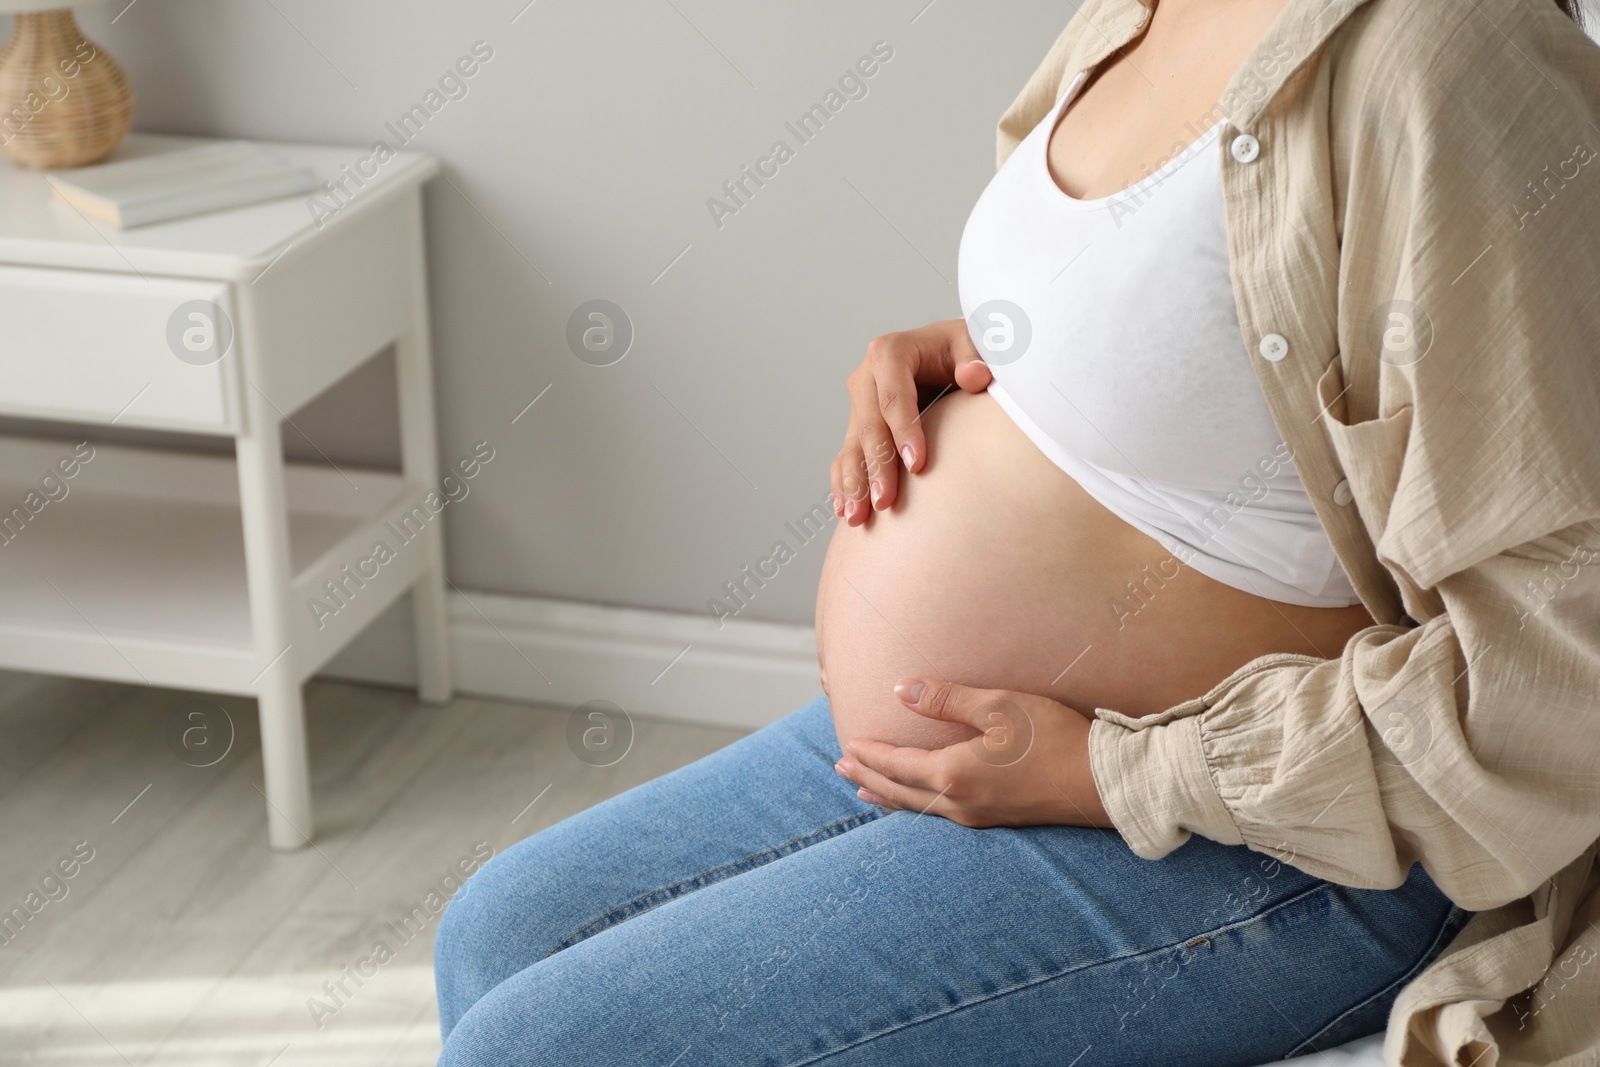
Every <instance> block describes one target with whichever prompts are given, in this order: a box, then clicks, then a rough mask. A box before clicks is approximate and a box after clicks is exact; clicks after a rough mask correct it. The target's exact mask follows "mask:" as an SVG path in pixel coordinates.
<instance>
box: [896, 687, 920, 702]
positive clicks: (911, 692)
mask: <svg viewBox="0 0 1600 1067" xmlns="http://www.w3.org/2000/svg"><path fill="white" fill-rule="evenodd" d="M924 688H926V685H925V683H923V682H901V683H900V684H899V685H897V686H895V687H894V695H895V696H897V697H899V698H900V699H901V700H903V701H905V702H906V703H907V704H915V703H917V701H919V700H921V699H922V690H923V689H924Z"/></svg>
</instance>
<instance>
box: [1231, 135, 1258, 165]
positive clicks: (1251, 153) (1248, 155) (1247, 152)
mask: <svg viewBox="0 0 1600 1067" xmlns="http://www.w3.org/2000/svg"><path fill="white" fill-rule="evenodd" d="M1228 151H1230V152H1232V153H1233V158H1234V159H1237V160H1238V161H1239V162H1240V163H1250V162H1253V161H1254V160H1255V158H1256V157H1257V156H1259V155H1260V154H1261V142H1260V141H1258V140H1256V139H1255V138H1254V137H1251V136H1250V135H1249V134H1248V133H1241V134H1240V135H1239V136H1237V137H1235V138H1234V139H1233V143H1232V144H1231V145H1229V146H1228Z"/></svg>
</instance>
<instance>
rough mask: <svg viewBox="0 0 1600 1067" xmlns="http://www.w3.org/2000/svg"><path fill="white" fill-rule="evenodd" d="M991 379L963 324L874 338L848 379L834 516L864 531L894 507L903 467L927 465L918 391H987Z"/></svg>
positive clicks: (834, 479)
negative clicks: (871, 520) (847, 414)
mask: <svg viewBox="0 0 1600 1067" xmlns="http://www.w3.org/2000/svg"><path fill="white" fill-rule="evenodd" d="M992 377H993V376H992V375H991V374H990V372H989V367H988V366H987V365H986V364H985V363H984V362H983V360H982V359H980V358H979V357H978V350H977V349H976V348H974V347H973V344H972V338H971V337H970V336H968V334H967V323H966V320H965V319H950V320H949V321H947V322H935V323H930V324H929V325H927V326H923V327H920V328H918V329H915V330H906V331H904V332H901V333H888V334H884V335H883V336H882V337H878V338H875V339H874V340H873V342H872V343H871V344H870V345H868V346H867V358H866V359H863V360H862V361H861V365H860V366H858V367H857V368H856V369H855V370H854V371H852V372H851V374H850V380H849V385H850V425H849V427H848V428H847V429H846V430H845V435H844V447H843V448H841V449H840V450H839V455H838V457H837V458H835V459H834V461H833V470H832V475H831V480H832V482H833V513H834V514H835V515H838V516H840V517H841V518H843V519H844V520H845V521H846V522H847V523H849V524H850V525H851V526H860V525H861V524H862V523H864V522H866V521H867V520H868V519H869V518H871V516H872V512H873V511H883V510H885V509H887V508H889V507H892V506H893V504H894V501H895V496H896V491H897V490H898V489H899V485H900V466H901V464H902V463H903V464H904V465H905V469H906V470H907V471H908V472H912V473H915V472H916V471H918V470H921V469H922V467H923V465H924V464H926V463H927V461H928V444H927V439H926V438H925V437H924V436H923V433H922V423H921V421H920V420H921V415H920V409H919V406H918V403H917V401H918V396H919V390H939V391H941V392H942V391H944V390H947V389H949V388H950V387H951V386H952V385H956V386H960V387H961V388H962V389H965V390H966V391H967V392H969V393H981V392H983V391H984V390H985V389H987V388H988V387H989V382H990V380H991V379H992ZM869 502H870V503H869Z"/></svg>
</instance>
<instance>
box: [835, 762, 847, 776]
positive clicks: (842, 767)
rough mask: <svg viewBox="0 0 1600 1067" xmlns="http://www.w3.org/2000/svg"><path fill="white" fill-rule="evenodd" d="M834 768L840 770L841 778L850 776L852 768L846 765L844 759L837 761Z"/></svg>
mask: <svg viewBox="0 0 1600 1067" xmlns="http://www.w3.org/2000/svg"><path fill="white" fill-rule="evenodd" d="M833 769H834V770H836V771H838V772H839V777H841V778H848V777H850V768H849V767H848V766H846V765H845V761H844V760H840V761H839V762H838V763H835V764H834V765H833Z"/></svg>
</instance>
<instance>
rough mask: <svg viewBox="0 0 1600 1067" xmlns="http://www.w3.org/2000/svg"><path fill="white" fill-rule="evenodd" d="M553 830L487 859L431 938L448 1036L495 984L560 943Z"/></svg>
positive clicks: (450, 907)
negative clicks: (553, 890)
mask: <svg viewBox="0 0 1600 1067" xmlns="http://www.w3.org/2000/svg"><path fill="white" fill-rule="evenodd" d="M549 833H550V831H548V830H546V831H542V832H541V833H538V834H534V835H533V836H531V837H528V838H525V839H524V840H522V841H521V842H519V843H518V844H516V845H514V846H513V847H512V848H510V849H508V850H506V851H505V852H504V853H502V854H500V855H498V856H496V857H495V858H494V859H492V860H490V861H489V862H488V863H486V864H485V865H484V866H483V867H482V868H481V869H480V870H479V871H478V872H477V873H476V874H474V875H473V876H472V877H471V878H469V879H468V880H467V881H466V883H465V884H464V885H463V886H462V887H461V889H460V890H459V891H457V893H456V895H455V896H454V897H453V898H452V899H451V901H450V904H449V906H448V907H447V908H446V909H445V912H444V915H443V916H442V917H441V918H440V920H439V931H438V936H437V937H436V939H435V941H434V949H433V966H434V981H435V984H436V985H437V987H438V995H439V1020H440V1024H441V1026H442V1028H443V1030H444V1032H445V1033H446V1034H449V1033H450V1031H451V1029H452V1028H453V1027H454V1025H455V1023H456V1021H457V1020H458V1019H459V1018H460V1017H461V1016H462V1015H463V1014H465V1013H466V1011H467V1010H468V1009H469V1008H471V1007H472V1005H473V1004H475V1003H477V1002H478V1001H479V1000H480V999H482V998H483V996H484V995H486V994H487V993H488V992H489V991H490V990H492V989H494V987H495V986H497V985H499V984H500V983H501V982H503V981H505V980H506V979H507V978H509V977H511V976H512V975H514V974H516V973H518V972H519V971H521V970H523V969H524V968H526V967H528V966H530V965H531V964H533V963H536V962H538V960H540V959H543V958H544V957H545V956H547V955H549V954H550V953H551V952H553V951H554V950H555V948H556V945H557V943H558V940H559V938H560V937H562V936H563V934H562V933H561V932H559V931H557V930H555V929H554V927H553V926H552V925H551V922H550V918H549V917H550V916H552V915H553V914H554V913H556V912H558V911H559V910H560V909H558V908H555V907H553V906H552V902H551V901H550V900H549V899H548V888H547V887H548V885H549V879H548V877H547V872H548V870H549V868H550V866H551V864H552V862H553V861H554V857H553V856H552V851H553V850H552V848H551V844H552V843H551V842H549V841H548V840H547V839H546V838H547V835H549Z"/></svg>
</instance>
